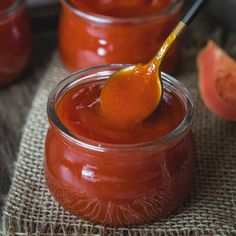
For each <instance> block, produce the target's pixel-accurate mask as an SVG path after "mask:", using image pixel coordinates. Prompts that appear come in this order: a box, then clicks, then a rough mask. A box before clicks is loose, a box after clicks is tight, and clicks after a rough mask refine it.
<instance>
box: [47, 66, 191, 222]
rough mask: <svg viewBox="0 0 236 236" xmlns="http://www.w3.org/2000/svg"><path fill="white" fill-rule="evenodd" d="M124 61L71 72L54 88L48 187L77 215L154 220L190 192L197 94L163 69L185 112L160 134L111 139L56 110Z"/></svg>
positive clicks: (50, 109) (168, 86) (50, 104)
mask: <svg viewBox="0 0 236 236" xmlns="http://www.w3.org/2000/svg"><path fill="white" fill-rule="evenodd" d="M124 66H125V65H110V66H98V67H94V68H90V69H87V70H83V71H80V72H77V73H74V74H72V75H71V76H69V77H67V78H66V79H64V80H63V81H62V82H61V83H59V84H58V85H57V86H56V88H55V89H54V90H53V91H52V92H51V94H50V96H49V100H48V107H47V111H48V119H49V122H50V127H49V129H48V133H47V137H46V143H45V177H46V182H47V185H48V188H49V190H50V191H51V193H52V195H53V196H54V197H55V199H56V200H57V201H58V202H59V203H60V204H61V205H62V206H63V207H64V208H65V209H67V210H68V211H70V212H71V213H73V214H75V215H76V216H78V217H81V218H83V219H87V220H90V221H92V222H95V223H100V224H105V225H110V226H126V225H137V224H144V223H150V222H153V221H156V220H158V219H159V218H160V217H163V216H164V215H167V214H169V213H171V212H173V211H174V210H175V209H176V208H177V207H178V206H179V205H180V204H181V203H183V201H184V200H185V198H186V196H187V195H188V193H189V191H190V187H191V183H192V176H193V169H194V162H195V152H194V143H193V136H192V131H191V127H192V121H193V100H192V97H191V95H190V93H189V92H188V91H187V89H186V88H185V87H184V86H183V85H182V84H181V83H180V82H178V81H177V80H176V79H174V78H173V77H170V76H169V75H167V74H164V73H162V79H163V84H164V90H166V91H168V92H171V93H174V95H176V96H177V97H178V98H179V99H180V101H181V102H182V103H183V105H184V108H185V114H184V118H183V121H182V123H181V124H180V125H179V126H178V127H177V128H176V129H175V130H173V131H172V132H170V133H168V134H167V135H166V136H164V137H162V138H161V139H158V140H152V141H150V142H146V143H138V144H109V143H101V142H98V141H94V140H90V139H87V138H85V137H82V136H79V135H76V134H74V133H73V132H72V131H71V130H68V129H67V128H65V126H64V125H63V123H62V122H61V121H60V119H59V117H58V115H57V113H56V104H57V102H58V101H59V99H60V97H61V96H62V95H63V94H64V93H65V92H67V91H68V90H70V89H71V88H73V87H74V86H76V85H78V84H81V83H84V82H89V81H97V80H103V79H107V78H108V77H109V76H110V75H111V74H112V73H114V72H116V71H118V70H119V69H121V68H124ZM65 110H66V107H65Z"/></svg>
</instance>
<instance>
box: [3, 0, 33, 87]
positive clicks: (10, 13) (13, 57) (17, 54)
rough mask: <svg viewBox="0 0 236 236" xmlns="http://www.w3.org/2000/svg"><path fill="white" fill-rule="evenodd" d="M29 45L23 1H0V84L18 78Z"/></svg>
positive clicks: (29, 37)
mask: <svg viewBox="0 0 236 236" xmlns="http://www.w3.org/2000/svg"><path fill="white" fill-rule="evenodd" d="M31 47H32V46H31V31H30V26H29V21H28V17H27V12H26V7H25V1H24V0H4V1H0V85H5V84H7V83H9V82H11V81H12V80H14V79H16V78H18V77H19V75H20V74H21V73H22V72H23V71H24V70H25V69H26V67H27V66H28V64H29V60H30V54H31Z"/></svg>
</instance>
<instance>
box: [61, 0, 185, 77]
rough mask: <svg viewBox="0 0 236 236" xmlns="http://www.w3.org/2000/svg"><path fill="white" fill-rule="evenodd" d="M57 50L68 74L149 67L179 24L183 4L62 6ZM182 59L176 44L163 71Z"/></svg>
mask: <svg viewBox="0 0 236 236" xmlns="http://www.w3.org/2000/svg"><path fill="white" fill-rule="evenodd" d="M61 2H62V13H61V17H60V24H59V48H60V54H61V57H62V59H63V62H64V64H65V66H66V67H67V68H68V69H69V70H70V71H75V70H78V69H81V68H84V67H90V66H96V65H101V64H112V63H132V64H136V63H140V62H143V63H145V62H147V61H149V60H150V59H151V58H152V57H153V56H154V55H155V53H156V52H157V51H158V49H159V48H160V46H161V44H162V43H163V41H164V40H165V38H166V37H167V36H168V34H169V33H170V32H171V30H172V29H173V28H174V26H175V25H176V24H177V22H178V21H179V17H180V10H181V7H182V0H163V1H159V0H153V1H144V0H135V1H134V0H119V1H117V0H108V1H103V0H96V1H94V0H61ZM179 57H180V42H179V41H178V42H176V43H175V45H174V46H173V48H172V50H171V51H170V52H169V54H168V56H167V57H166V63H165V65H164V68H163V69H164V70H165V71H167V72H169V73H170V72H172V71H173V70H174V68H175V66H176V65H177V62H178V61H179Z"/></svg>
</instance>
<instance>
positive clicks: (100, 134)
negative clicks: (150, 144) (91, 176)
mask: <svg viewBox="0 0 236 236" xmlns="http://www.w3.org/2000/svg"><path fill="white" fill-rule="evenodd" d="M103 85H104V81H99V82H91V83H84V84H82V85H79V86H77V87H74V88H73V89H71V90H69V91H68V92H67V93H65V94H64V95H63V96H62V98H61V99H60V100H59V102H58V104H57V108H56V109H57V114H58V116H59V119H60V120H61V121H62V123H63V124H64V125H65V127H66V128H67V129H68V130H71V131H72V132H74V133H75V134H77V135H81V136H83V137H86V138H89V139H92V140H96V141H100V142H105V143H115V144H131V143H143V142H147V141H150V140H154V139H158V138H161V137H163V136H164V135H166V134H168V133H170V132H171V131H173V130H174V129H175V128H176V127H177V126H178V125H179V124H180V123H181V121H182V120H183V116H184V113H185V109H184V106H183V104H182V103H181V102H180V100H179V99H178V98H177V97H176V96H174V95H173V94H171V93H169V92H165V94H164V95H163V100H162V102H161V104H160V105H159V107H158V109H157V110H156V111H155V112H154V113H153V114H152V116H151V117H149V118H148V119H147V120H146V121H145V122H142V123H138V124H136V125H132V126H130V127H128V128H127V127H125V128H124V129H121V128H120V126H119V127H117V126H116V124H114V123H113V122H108V121H107V119H106V118H104V117H103V116H102V115H101V114H100V111H99V105H100V98H99V96H100V93H101V89H102V87H103ZM117 116H119V114H117Z"/></svg>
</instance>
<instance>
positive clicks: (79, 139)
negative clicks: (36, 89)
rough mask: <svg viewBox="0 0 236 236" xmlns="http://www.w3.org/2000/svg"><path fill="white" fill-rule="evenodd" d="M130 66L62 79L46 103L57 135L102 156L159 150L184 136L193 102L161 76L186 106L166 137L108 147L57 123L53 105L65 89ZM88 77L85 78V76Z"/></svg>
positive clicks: (177, 84)
mask: <svg viewBox="0 0 236 236" xmlns="http://www.w3.org/2000/svg"><path fill="white" fill-rule="evenodd" d="M128 66H131V65H128V64H111V65H102V66H95V67H91V68H88V69H84V70H80V71H77V72H75V73H73V74H71V75H69V76H67V77H66V78H65V79H63V80H62V81H61V82H60V83H58V84H57V85H56V87H54V89H53V90H52V91H51V93H50V95H49V98H48V103H47V114H48V118H49V122H50V124H51V125H53V127H55V128H56V130H57V131H59V132H60V134H62V135H63V136H65V137H66V138H67V139H69V140H71V141H72V142H73V143H75V144H78V145H80V146H82V147H85V148H87V149H90V150H95V151H100V152H104V151H105V150H107V149H109V150H117V148H119V149H120V150H122V151H129V150H134V149H137V148H142V149H145V148H152V147H153V146H155V147H156V146H158V145H162V144H164V143H167V142H169V141H172V140H173V139H175V138H177V137H178V136H180V135H181V134H183V133H185V132H186V131H187V130H188V129H189V128H190V127H191V125H192V121H193V114H194V108H193V98H192V95H191V93H190V92H189V91H188V90H187V89H186V88H185V86H184V85H183V84H182V83H180V82H179V81H178V80H176V79H175V78H174V77H172V76H170V75H168V74H166V73H164V72H161V76H162V78H163V79H164V80H165V81H167V82H168V83H169V84H170V85H172V86H173V87H174V88H175V89H176V90H177V91H179V92H180V93H181V95H183V96H184V98H186V101H187V105H186V106H185V111H186V112H185V116H184V118H183V120H182V122H181V123H180V124H179V126H178V127H177V128H176V129H174V130H172V131H171V132H170V133H168V134H167V135H165V136H163V137H161V138H158V139H155V140H151V141H148V142H144V143H137V144H111V143H104V142H99V141H96V140H92V139H89V138H86V137H83V136H80V135H77V134H75V133H73V132H71V131H70V130H68V129H67V128H66V127H65V126H64V125H63V123H62V122H61V121H60V119H59V117H58V116H57V113H56V109H55V107H56V102H57V100H58V98H59V97H60V95H61V94H62V92H63V91H64V92H65V90H66V89H70V88H71V87H73V86H74V85H75V83H76V82H77V83H78V81H79V80H82V79H83V76H84V78H85V77H86V74H87V73H91V75H93V74H94V75H96V74H95V73H98V71H99V73H100V74H99V75H100V76H103V75H104V72H105V71H111V70H112V71H114V72H115V71H117V70H119V69H122V68H125V67H128ZM87 77H88V76H87Z"/></svg>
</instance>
